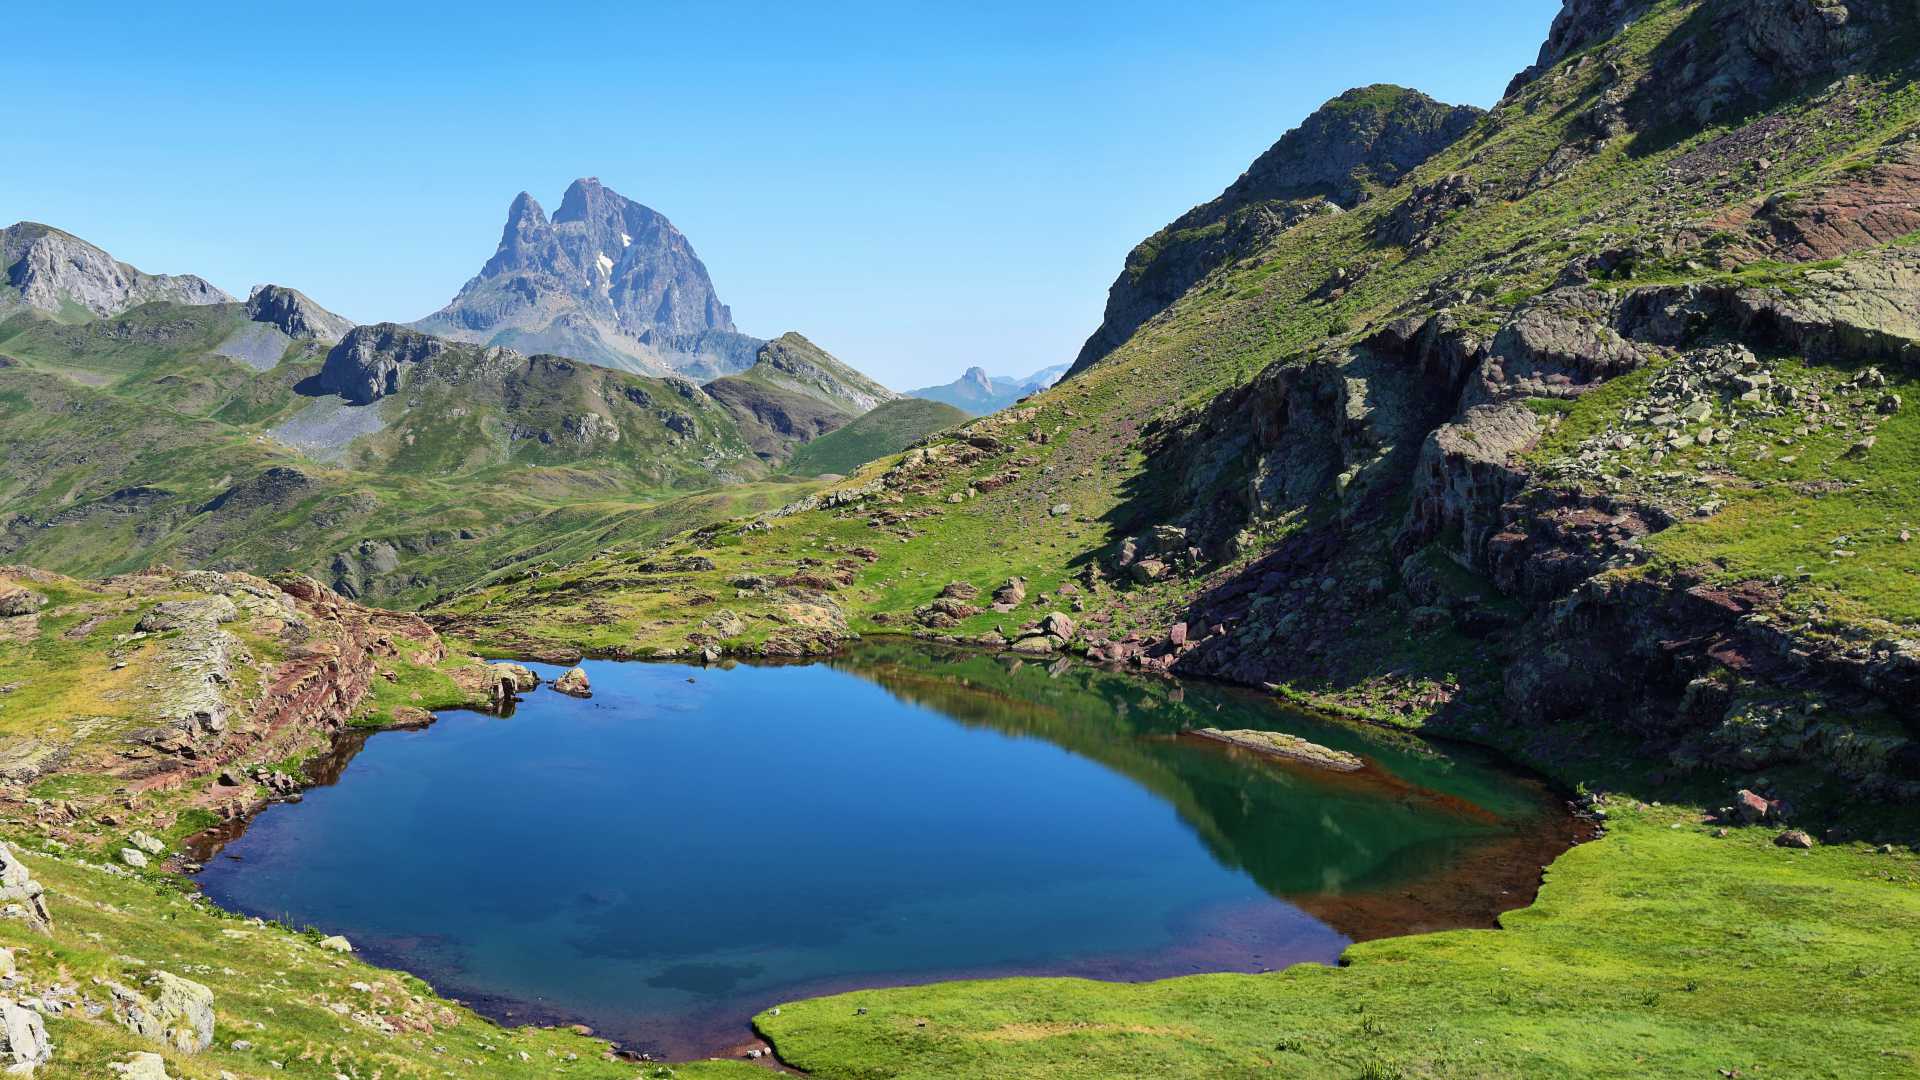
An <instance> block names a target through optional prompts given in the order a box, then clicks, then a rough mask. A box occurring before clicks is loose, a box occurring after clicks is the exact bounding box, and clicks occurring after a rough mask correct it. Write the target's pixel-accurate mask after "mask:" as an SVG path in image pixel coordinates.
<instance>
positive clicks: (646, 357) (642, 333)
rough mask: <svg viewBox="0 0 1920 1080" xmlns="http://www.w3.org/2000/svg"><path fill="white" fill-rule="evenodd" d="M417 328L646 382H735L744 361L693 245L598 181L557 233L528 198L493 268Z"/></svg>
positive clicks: (518, 201) (557, 221)
mask: <svg viewBox="0 0 1920 1080" xmlns="http://www.w3.org/2000/svg"><path fill="white" fill-rule="evenodd" d="M415 325H416V326H418V327H419V328H420V329H422V330H426V331H429V332H431V333H434V334H439V335H443V336H446V337H450V338H453V339H456V340H460V341H469V342H477V343H481V344H499V345H510V346H512V347H514V348H516V349H518V350H519V351H522V352H552V353H556V354H559V355H562V356H571V357H573V358H575V359H578V360H585V361H587V362H589V363H599V364H606V365H609V366H614V367H625V368H628V369H631V370H638V371H651V372H666V371H673V370H681V369H690V368H696V367H701V366H720V367H723V368H724V369H725V370H738V368H737V367H725V365H726V364H728V363H729V362H731V361H732V358H736V357H740V356H741V354H742V352H743V350H742V349H741V348H740V347H738V345H736V344H733V343H731V342H729V341H728V340H727V335H734V334H737V331H735V329H734V326H733V316H732V312H730V311H729V310H728V308H727V306H726V305H725V304H723V303H721V302H720V298H719V296H718V295H717V294H716V293H715V292H714V288H713V282H712V280H711V279H710V278H709V277H708V276H707V268H706V266H705V265H704V264H702V263H701V261H700V259H699V257H698V256H697V255H695V254H694V251H693V245H692V244H691V243H690V242H689V241H688V240H687V238H686V236H685V235H683V234H682V233H681V232H680V230H679V229H676V228H674V226H673V223H672V222H670V221H668V220H667V219H666V218H665V217H664V216H663V215H661V214H660V213H658V212H657V211H655V210H652V209H649V208H648V207H645V206H642V205H641V204H639V203H637V202H634V201H633V200H631V199H628V198H626V197H624V196H622V195H620V194H619V193H617V192H615V191H613V190H612V189H610V188H607V187H605V186H604V185H602V184H601V183H600V181H599V180H597V179H594V178H591V177H588V178H583V179H580V180H576V181H574V182H573V184H572V185H571V186H570V187H568V188H567V191H566V194H565V195H564V196H563V197H562V198H561V201H560V209H559V210H558V211H556V212H555V213H554V215H553V218H552V220H551V221H549V220H548V218H547V216H546V212H545V211H544V210H542V209H541V207H540V204H539V203H538V202H536V201H535V200H534V198H533V196H531V195H529V194H527V193H526V192H521V193H520V195H519V196H517V197H516V198H515V199H514V201H513V205H512V206H511V207H509V209H508V212H507V224H506V228H505V229H504V230H503V231H502V233H501V237H500V246H499V248H498V250H496V251H495V252H494V255H493V258H491V259H489V260H488V261H487V264H486V265H485V266H483V267H481V269H480V273H479V274H478V275H476V276H475V277H474V278H473V279H472V280H471V281H468V282H467V283H466V285H465V286H463V287H462V288H461V290H460V292H459V295H457V296H455V297H454V298H453V301H452V302H451V303H449V304H448V305H447V306H446V307H444V308H442V309H441V310H440V311H438V312H436V313H434V314H433V315H430V316H428V317H426V318H424V319H422V320H420V321H419V322H418V323H416V324H415ZM715 335H718V336H717V337H716V336H715Z"/></svg>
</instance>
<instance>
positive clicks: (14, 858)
mask: <svg viewBox="0 0 1920 1080" xmlns="http://www.w3.org/2000/svg"><path fill="white" fill-rule="evenodd" d="M0 905H4V906H0V916H4V917H6V918H9V919H19V920H21V921H23V922H25V923H26V924H27V925H28V926H31V927H33V928H34V929H35V930H38V931H40V932H41V933H43V934H50V933H52V932H53V917H52V916H51V915H49V914H48V913H47V898H46V890H45V889H42V888H41V887H40V883H39V882H37V881H35V880H33V876H32V874H30V873H29V872H28V871H27V864H26V863H23V862H21V861H20V857H19V856H18V855H15V854H14V853H13V849H12V848H11V847H8V846H7V845H6V844H4V843H0Z"/></svg>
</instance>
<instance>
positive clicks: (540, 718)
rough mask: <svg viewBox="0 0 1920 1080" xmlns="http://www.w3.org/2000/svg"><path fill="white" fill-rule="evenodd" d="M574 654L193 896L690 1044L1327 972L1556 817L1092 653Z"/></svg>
mask: <svg viewBox="0 0 1920 1080" xmlns="http://www.w3.org/2000/svg"><path fill="white" fill-rule="evenodd" d="M585 666H586V668H587V671H588V673H589V675H590V677H591V679H592V683H593V688H594V696H593V698H592V699H591V700H585V701H582V700H577V699H573V698H568V697H565V696H562V695H559V694H555V693H553V692H552V691H550V690H546V689H544V688H543V689H542V690H539V691H536V692H534V693H533V694H530V695H528V697H527V698H526V700H525V701H524V702H523V703H522V704H521V705H520V706H519V708H518V709H517V710H516V711H515V712H514V714H513V715H512V716H510V717H497V716H488V715H483V714H479V713H472V712H451V713H447V714H444V715H443V716H442V717H441V718H440V720H439V721H438V722H437V723H436V724H434V725H433V726H432V727H431V728H428V729H426V730H422V731H412V732H391V733H383V734H380V735H377V736H375V737H373V738H372V739H370V740H368V741H367V742H366V744H365V746H364V747H362V748H360V749H359V750H358V752H357V753H356V754H355V755H354V756H353V757H352V758H351V762H350V764H349V765H348V766H347V767H346V768H345V769H344V770H343V771H341V772H340V774H339V776H338V778H337V780H336V781H335V782H333V783H332V784H330V785H328V786H322V787H317V788H314V789H313V790H311V791H309V792H308V793H307V796H306V798H305V800H304V801H303V802H301V803H298V804H290V805H282V806H275V807H271V808H269V809H268V810H267V811H265V812H264V813H263V814H261V815H260V816H259V817H258V818H257V819H256V820H255V821H254V822H253V823H252V824H251V825H250V826H249V827H248V828H247V830H246V831H245V833H244V834H242V835H241V836H239V837H238V838H237V839H234V840H232V841H231V842H229V843H228V844H227V845H226V846H225V847H224V848H223V849H222V851H221V852H220V854H219V855H217V856H215V857H214V858H213V859H211V860H210V861H209V863H208V866H207V868H206V870H205V871H204V872H203V873H202V874H201V875H200V877H199V881H200V883H201V885H202V887H203V888H205V889H206V891H207V892H208V894H209V895H210V896H211V897H212V898H213V899H214V900H216V901H217V902H219V903H221V904H222V905H224V906H227V907H229V908H232V909H235V910H240V911H244V912H248V913H251V914H258V915H262V916H266V917H271V918H280V919H284V920H286V921H289V922H292V923H295V924H299V925H311V926H315V927H319V928H322V929H324V930H326V931H327V932H329V933H344V934H346V935H347V936H348V937H350V938H351V939H352V940H353V941H354V942H355V944H356V946H357V947H359V948H360V949H361V950H362V951H363V952H365V953H367V954H368V955H370V956H371V957H372V958H374V959H376V960H379V961H382V962H386V963H391V964H395V965H398V966H401V967H405V968H407V969H409V970H412V971H415V972H417V973H419V974H421V975H422V976H424V977H426V978H428V979H429V980H430V981H432V982H433V983H434V984H435V985H436V986H437V987H439V988H440V989H441V990H443V991H444V992H446V993H449V994H452V995H454V996H456V997H461V998H464V999H467V1000H470V1001H473V1002H474V1003H475V1004H477V1005H479V1006H481V1007H482V1008H483V1009H485V1010H486V1011H488V1012H489V1013H491V1014H493V1015H496V1016H499V1017H502V1018H504V1019H509V1020H540V1021H555V1020H561V1019H565V1020H569V1021H572V1020H578V1021H581V1022H584V1023H587V1024H590V1025H591V1026H593V1027H594V1028H595V1029H597V1030H599V1031H600V1032H601V1033H603V1034H606V1035H608V1036H610V1037H614V1038H617V1039H619V1040H620V1041H622V1042H623V1043H625V1044H626V1045H628V1046H631V1047H634V1048H636V1049H647V1050H651V1051H654V1052H656V1053H664V1054H671V1055H693V1054H703V1053H709V1052H714V1051H716V1050H719V1049H722V1048H724V1047H726V1046H727V1045H730V1044H731V1043H734V1042H738V1041H739V1040H741V1039H742V1038H744V1037H745V1036H746V1035H747V1034H748V1028H747V1020H748V1018H749V1017H750V1016H751V1014H752V1013H753V1012H754V1011H756V1010H758V1009H760V1008H763V1007H765V1006H767V1005H770V1004H774V1003H777V1002H779V1001H782V1000H790V999H792V998H794V997H798V996H805V995H807V994H811V993H818V992H823V991H828V990H835V989H844V988H849V987H854V986H871V985H880V984H887V983H899V982H917V981H927V980H931V979H936V978H946V977H955V976H963V975H997V974H1010V973H1046V974H1078V975H1087V976H1091V977H1099V978H1122V979H1138V978H1153V977H1161V976H1166V975H1173V974H1182V973H1186V972H1190V971H1199V970H1239V971H1259V970H1264V969H1268V968H1278V967H1283V966H1285V965H1287V964H1290V963H1296V962H1302V961H1318V962H1333V961H1334V960H1336V959H1337V957H1338V956H1339V953H1340V951H1341V950H1342V948H1344V947H1345V945H1346V944H1348V943H1349V942H1350V941H1351V940H1352V939H1353V938H1355V937H1365V936H1375V935H1377V934H1378V933H1381V932H1383V930H1382V924H1383V921H1384V923H1385V924H1386V929H1385V931H1384V932H1394V931H1395V930H1396V929H1397V928H1398V922H1399V921H1401V920H1403V919H1404V921H1405V922H1406V923H1407V924H1408V927H1409V928H1411V927H1412V926H1415V925H1420V926H1425V925H1429V924H1436V925H1457V924H1460V923H1462V922H1466V923H1469V924H1470V923H1474V922H1476V921H1484V920H1485V919H1487V918H1488V917H1490V915H1491V914H1492V911H1491V909H1490V908H1489V909H1488V910H1484V911H1473V910H1465V909H1467V908H1472V907H1473V906H1474V903H1463V902H1462V901H1461V900H1460V899H1459V896H1460V893H1461V886H1459V885H1458V884H1457V883H1449V882H1451V879H1450V878H1449V875H1450V874H1452V875H1453V877H1455V878H1458V877H1462V876H1463V875H1461V874H1459V873H1458V871H1459V869H1460V867H1462V866H1463V865H1466V866H1469V867H1471V869H1470V871H1469V873H1467V874H1466V875H1464V876H1465V877H1467V878H1473V877H1474V876H1475V875H1485V874H1488V873H1491V872H1493V871H1491V870H1487V869H1483V868H1482V865H1481V864H1483V863H1487V855H1488V853H1490V852H1492V853H1498V852H1500V851H1503V850H1504V847H1503V845H1511V844H1513V843H1514V842H1515V838H1516V837H1526V836H1531V835H1534V834H1537V833H1538V832H1539V831H1540V830H1541V829H1542V828H1543V827H1546V826H1547V823H1548V822H1550V821H1551V820H1552V818H1553V813H1552V811H1551V808H1550V803H1549V802H1548V800H1546V799H1545V798H1544V797H1543V794H1542V793H1541V792H1540V791H1539V790H1538V789H1537V788H1535V787H1533V786H1530V785H1528V784H1525V783H1523V782H1520V781H1518V780H1516V779H1515V778H1514V777H1512V776H1510V775H1508V774H1506V773H1504V772H1502V771H1500V770H1498V769H1497V768H1494V767H1493V766H1491V765H1489V764H1487V763H1484V762H1481V761H1478V760H1473V759H1463V758H1461V757H1459V756H1450V755H1444V754H1440V753H1438V752H1436V751H1434V750H1433V749H1432V748H1431V747H1428V746H1426V745H1425V744H1421V743H1417V742H1413V741H1411V740H1397V739H1392V738H1383V737H1375V736H1371V735H1369V734H1367V733H1364V732H1360V731H1356V730H1354V729H1349V728H1344V727H1340V726H1337V725H1330V724H1321V723H1316V722H1314V721H1311V720H1309V719H1307V718H1305V717H1301V716H1299V715H1297V714H1294V713H1290V712H1287V711H1284V710H1281V709H1278V708H1275V707H1273V706H1271V705H1270V704H1268V703H1266V702H1265V701H1264V700H1261V699H1258V698H1255V697H1252V696H1249V695H1243V694H1238V693H1234V692H1231V691H1226V690H1220V689H1215V688H1195V687H1185V688H1182V687H1177V686H1174V685H1172V684H1169V683H1166V682H1164V681H1159V680H1153V681H1150V680H1145V679H1139V678H1134V677H1130V676H1124V675H1117V674H1112V673H1107V672H1101V671H1097V670H1094V669H1091V668H1085V667H1080V666H1064V665H1063V666H1060V667H1057V668H1055V669H1053V670H1051V671H1050V670H1048V669H1047V668H1044V667H1040V666H1035V665H1020V664H1015V663H1012V662H1009V661H1006V660H1003V659H999V658H992V657H985V656H978V655H969V654H943V653H935V652H928V651H925V650H922V649H919V648H916V647H910V646H904V645H884V646H869V647H866V648H863V649H862V650H860V651H857V652H856V653H854V654H852V655H850V656H849V657H847V658H844V659H842V660H838V661H835V662H834V663H832V664H814V665H806V666H791V667H746V666H740V667H734V668H730V669H727V670H719V669H698V668H688V667H682V666H677V665H665V664H632V663H629V664H620V663H610V662H609V663H592V662H590V663H588V664H586V665H585ZM541 670H542V673H543V674H545V675H548V676H551V675H552V674H555V673H557V671H558V669H551V668H542V669H541ZM1200 726H1219V727H1265V728H1274V729H1279V730H1288V731H1293V732H1295V733H1297V734H1300V735H1303V736H1305V737H1307V738H1310V739H1314V740H1315V741H1318V742H1322V743H1325V744H1328V745H1336V746H1339V747H1340V748H1341V749H1348V750H1352V751H1354V752H1356V753H1360V754H1362V755H1363V756H1365V757H1367V759H1368V761H1369V767H1368V769H1367V770H1366V772H1365V773H1363V774H1359V775H1356V776H1336V775H1331V774H1326V773H1322V772H1317V771H1314V770H1311V769H1302V768H1295V767H1288V766H1282V765H1276V764H1274V763H1272V762H1270V761H1267V760H1263V759H1259V758H1255V757H1252V756H1250V755H1247V754H1244V753H1240V752H1233V751H1228V750H1225V749H1223V748H1220V747H1218V746H1215V745H1212V744H1207V743H1202V742H1198V741H1195V740H1192V739H1183V738H1179V737H1177V734H1178V732H1179V731H1181V730H1182V729H1186V728H1193V727H1200ZM1525 857H1531V856H1530V855H1529V856H1525ZM1525 857H1523V860H1522V861H1524V858H1525ZM1476 859H1478V860H1479V861H1478V862H1476V861H1475V860H1476ZM1489 865H1493V866H1495V867H1497V866H1499V865H1502V864H1500V863H1499V862H1498V860H1497V859H1496V860H1495V861H1494V862H1493V863H1492V864H1489ZM1525 869H1526V867H1521V870H1522V871H1524V870H1525ZM1535 869H1536V872H1537V868H1535ZM1521 877H1524V873H1523V874H1522V875H1521ZM1436 881H1439V882H1442V883H1443V884H1442V886H1440V887H1428V888H1425V890H1424V893H1423V885H1422V883H1427V884H1428V885H1431V883H1433V882H1436ZM1466 891H1467V892H1469V893H1472V894H1473V895H1475V896H1478V895H1480V894H1481V893H1484V892H1486V891H1487V890H1485V889H1480V890H1478V891H1475V890H1474V889H1473V888H1470V887H1469V888H1467V890H1466ZM1495 891H1496V892H1497V890H1495ZM1423 897H1424V898H1423ZM1524 899H1525V897H1524V896H1520V897H1517V898H1516V899H1515V901H1514V902H1515V903H1518V902H1524ZM1477 903H1479V904H1480V906H1482V907H1484V906H1486V904H1487V903H1489V902H1488V901H1477ZM1383 905H1384V906H1383ZM1507 906H1512V905H1511V904H1509V905H1507ZM1454 908H1462V909H1463V910H1460V911H1455V910H1453V909H1454Z"/></svg>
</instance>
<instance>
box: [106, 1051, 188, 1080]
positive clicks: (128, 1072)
mask: <svg viewBox="0 0 1920 1080" xmlns="http://www.w3.org/2000/svg"><path fill="white" fill-rule="evenodd" d="M107 1068H109V1069H112V1070H113V1071H114V1073H115V1074H116V1075H118V1076H119V1077H120V1078H121V1080H172V1078H171V1077H169V1076H168V1075H167V1059H166V1058H163V1057H161V1056H160V1055H159V1054H155V1053H150V1052H148V1051H145V1050H142V1051H140V1052H139V1053H136V1054H134V1055H133V1056H132V1057H129V1058H128V1059H127V1060H126V1061H124V1062H121V1061H116V1062H113V1063H111V1064H109V1065H108V1066H107Z"/></svg>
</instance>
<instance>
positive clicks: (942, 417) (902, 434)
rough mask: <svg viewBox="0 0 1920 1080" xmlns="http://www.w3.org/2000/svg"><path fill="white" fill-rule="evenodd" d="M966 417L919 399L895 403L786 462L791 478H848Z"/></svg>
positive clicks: (808, 446) (806, 445) (809, 445)
mask: <svg viewBox="0 0 1920 1080" xmlns="http://www.w3.org/2000/svg"><path fill="white" fill-rule="evenodd" d="M966 420H967V414H966V413H964V412H961V411H960V410H959V409H956V408H954V407H953V406H951V405H947V404H944V403H942V402H938V401H925V400H922V399H920V398H899V399H897V400H894V401H889V402H886V403H885V404H883V405H881V406H880V407H879V408H876V409H874V410H873V411H872V412H869V413H867V414H866V415H864V416H861V417H859V418H858V419H856V420H854V421H852V422H851V423H849V424H847V425H846V426H845V427H842V428H839V429H838V430H835V431H832V432H829V433H828V434H826V435H823V436H821V437H820V438H818V439H815V440H813V441H812V442H809V443H804V444H802V445H801V446H800V448H799V449H797V450H795V451H794V452H793V456H792V457H791V458H788V459H787V464H786V469H785V471H786V472H788V473H791V474H792V475H794V476H820V475H823V474H825V473H850V472H852V471H854V470H855V469H857V468H859V467H860V466H862V465H865V464H866V463H867V462H869V461H872V460H874V459H875V458H881V457H886V456H887V455H889V454H897V453H899V452H900V451H902V450H905V449H906V448H907V447H909V446H912V445H913V444H914V443H917V442H919V441H920V440H921V439H924V438H926V437H927V436H928V435H931V434H933V433H934V432H936V431H943V430H945V429H947V428H950V427H957V426H958V425H960V424H963V423H965V422H966Z"/></svg>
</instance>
